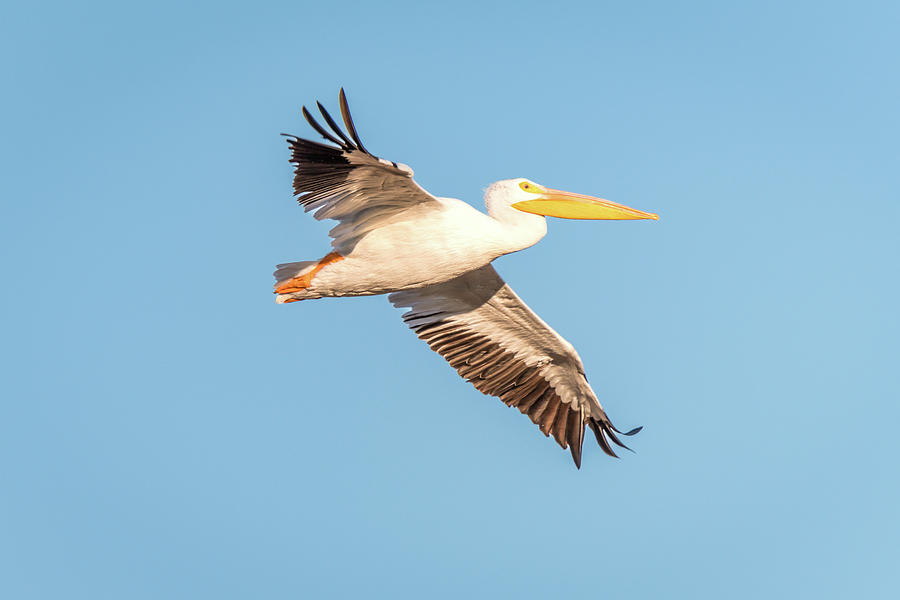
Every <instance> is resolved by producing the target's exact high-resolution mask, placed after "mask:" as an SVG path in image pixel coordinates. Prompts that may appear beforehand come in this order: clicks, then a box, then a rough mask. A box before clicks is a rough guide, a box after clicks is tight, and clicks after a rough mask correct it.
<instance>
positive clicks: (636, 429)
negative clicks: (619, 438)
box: [609, 423, 644, 435]
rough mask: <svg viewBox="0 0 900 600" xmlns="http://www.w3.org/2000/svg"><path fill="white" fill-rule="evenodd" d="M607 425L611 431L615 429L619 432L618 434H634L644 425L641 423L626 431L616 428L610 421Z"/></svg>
mask: <svg viewBox="0 0 900 600" xmlns="http://www.w3.org/2000/svg"><path fill="white" fill-rule="evenodd" d="M609 427H610V429H612V430H613V431H615V432H616V433H618V434H620V435H634V434H636V433H637V432H638V431H640V430H641V429H643V428H644V426H643V425H641V426H640V427H635V428H634V429H632V430H631V431H627V432H626V431H619V430H618V428H616V426H615V425H613V424H612V423H610V424H609Z"/></svg>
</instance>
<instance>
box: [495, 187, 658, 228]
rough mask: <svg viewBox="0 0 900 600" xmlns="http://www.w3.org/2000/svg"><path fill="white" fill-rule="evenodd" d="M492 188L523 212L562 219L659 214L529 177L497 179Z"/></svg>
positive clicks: (649, 217) (625, 217) (623, 217)
mask: <svg viewBox="0 0 900 600" xmlns="http://www.w3.org/2000/svg"><path fill="white" fill-rule="evenodd" d="M491 188H492V189H491V190H489V191H495V192H498V194H497V195H502V196H503V197H504V200H506V202H507V203H508V206H511V207H512V208H515V209H516V210H520V211H522V212H526V213H532V214H535V215H543V216H545V217H560V218H563V219H611V220H625V219H653V220H657V221H658V220H659V215H657V214H655V213H648V212H644V211H642V210H637V209H635V208H630V207H628V206H625V205H622V204H617V203H615V202H611V201H609V200H604V199H603V198H594V197H593V196H585V195H583V194H573V193H572V192H563V191H561V190H554V189H551V188H548V187H544V186H542V185H541V184H539V183H535V182H533V181H531V180H529V179H523V178H518V179H507V180H505V181H498V182H497V183H495V184H494V185H493V186H491Z"/></svg>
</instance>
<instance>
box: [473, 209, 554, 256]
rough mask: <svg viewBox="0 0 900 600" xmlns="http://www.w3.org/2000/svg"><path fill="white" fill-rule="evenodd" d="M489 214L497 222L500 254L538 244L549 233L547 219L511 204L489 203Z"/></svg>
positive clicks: (497, 241)
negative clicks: (517, 208)
mask: <svg viewBox="0 0 900 600" xmlns="http://www.w3.org/2000/svg"><path fill="white" fill-rule="evenodd" d="M487 209H488V214H489V215H490V216H491V217H492V218H493V219H494V221H495V222H496V223H497V225H498V227H497V239H496V243H497V250H498V252H499V254H498V256H499V255H503V254H509V253H510V252H518V251H519V250H524V249H525V248H529V247H531V246H534V245H535V244H537V243H538V242H539V241H541V239H542V238H543V237H544V236H545V235H547V219H546V218H544V217H542V216H540V215H533V214H530V213H526V212H522V211H520V210H516V209H515V208H513V207H511V206H509V205H502V204H501V205H496V204H495V205H493V206H492V205H491V203H488V204H487Z"/></svg>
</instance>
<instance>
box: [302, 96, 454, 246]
mask: <svg viewBox="0 0 900 600" xmlns="http://www.w3.org/2000/svg"><path fill="white" fill-rule="evenodd" d="M339 99H340V106H341V116H342V117H343V121H344V126H345V127H346V128H347V131H348V132H349V135H348V134H347V133H345V132H344V131H343V130H342V129H341V127H340V126H339V125H338V124H337V122H336V121H335V120H334V119H333V118H332V116H331V114H330V113H329V112H328V110H327V109H326V108H325V107H324V106H323V105H322V104H321V103H320V102H316V106H317V107H318V109H319V112H320V113H321V114H322V118H323V119H324V121H325V124H326V125H327V126H328V127H329V128H330V129H331V131H329V130H328V129H326V128H325V127H324V126H323V125H322V124H320V123H319V122H318V121H317V120H316V119H315V118H314V117H313V116H312V114H311V113H310V112H309V111H308V110H307V109H306V107H305V106H304V107H303V108H302V111H301V112H302V113H303V118H304V119H306V121H307V122H308V123H309V125H310V126H311V127H312V128H313V129H314V130H315V131H316V132H317V133H318V134H319V135H321V136H322V137H323V138H324V139H325V140H327V141H328V142H331V143H332V144H335V146H331V145H328V144H322V143H319V142H314V141H312V140H307V139H303V138H300V137H297V136H293V135H287V136H286V137H287V141H288V144H289V145H290V148H291V158H290V162H292V163H293V164H294V195H295V196H297V201H298V202H299V203H300V204H301V205H302V206H303V207H304V208H305V209H306V210H307V211H308V212H309V211H314V212H313V216H314V217H315V218H316V219H319V220H322V219H334V220H336V221H338V224H337V225H336V226H335V227H334V228H333V229H332V230H331V232H330V235H331V237H332V238H333V241H332V246H333V247H334V249H335V250H337V251H338V252H339V253H341V254H344V255H346V254H348V253H349V252H351V251H352V250H353V247H354V246H355V245H356V244H357V243H358V242H359V240H361V239H362V238H363V237H365V236H366V235H367V234H368V233H369V232H371V231H373V230H374V229H377V228H378V227H382V226H384V225H386V224H388V223H392V222H396V221H398V220H403V219H406V218H414V217H415V216H417V215H420V214H421V212H418V211H423V210H424V211H429V210H440V209H441V204H440V203H439V202H437V200H436V199H435V197H434V196H432V195H431V194H429V193H428V192H426V191H425V190H424V189H422V187H421V186H419V184H417V183H416V182H415V180H413V172H412V169H410V168H409V167H407V166H406V165H400V164H397V163H395V162H391V161H388V160H384V159H381V158H378V157H377V156H375V155H374V154H371V153H370V152H369V151H368V150H366V148H365V146H363V144H362V141H361V140H360V137H359V133H358V131H357V129H356V125H355V124H354V123H353V119H352V117H351V116H350V107H349V105H348V104H347V97H346V95H345V94H344V90H343V88H342V89H341V92H340V94H339Z"/></svg>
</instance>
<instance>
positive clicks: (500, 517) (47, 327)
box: [0, 2, 900, 599]
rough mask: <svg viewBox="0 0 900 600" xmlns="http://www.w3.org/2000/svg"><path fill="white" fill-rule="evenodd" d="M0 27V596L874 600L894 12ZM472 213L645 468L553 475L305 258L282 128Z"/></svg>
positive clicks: (42, 15)
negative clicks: (493, 194) (546, 216)
mask: <svg viewBox="0 0 900 600" xmlns="http://www.w3.org/2000/svg"><path fill="white" fill-rule="evenodd" d="M4 13H5V14H4V18H3V19H2V20H0V21H2V24H0V49H2V52H0V63H2V67H3V71H2V72H3V79H4V81H5V82H6V85H4V93H3V94H2V97H0V108H2V111H0V114H2V117H0V119H2V131H3V135H2V136H0V159H2V160H0V164H3V165H4V168H3V178H2V181H3V194H2V198H3V219H0V244H2V248H3V253H2V255H3V258H4V260H3V269H4V275H5V277H4V279H5V281H6V282H7V284H8V285H7V287H6V292H5V293H4V294H3V295H2V297H0V303H2V309H3V310H2V313H0V314H2V315H3V317H2V319H3V321H2V331H3V336H2V338H3V344H2V345H0V353H2V356H0V358H2V362H3V365H4V372H5V374H4V378H3V379H4V386H3V387H4V394H3V399H2V401H0V478H2V481H3V482H4V485H3V488H4V490H3V493H2V494H0V594H2V596H3V597H5V598H17V599H31V598H35V599H36V598H63V597H64V598H69V599H74V598H91V599H97V598H129V599H142V598H148V599H149V598H154V599H155V598H218V599H222V598H250V597H253V598H276V597H277V598H282V597H373V596H374V597H392V598H420V597H433V598H459V597H462V596H465V597H488V596H490V597H515V598H531V597H533V598H546V597H557V596H561V595H573V596H574V595H575V594H578V595H581V596H590V597H598V596H600V597H609V598H621V597H629V598H661V597H691V598H722V597H727V598H758V597H760V596H762V595H765V596H767V597H776V598H777V597H783V598H788V597H791V598H793V597H816V598H845V597H848V596H853V597H865V598H895V597H897V596H898V594H900V575H898V571H897V568H896V566H897V561H898V558H900V543H898V539H900V509H898V507H900V481H898V477H897V463H898V458H900V442H898V439H897V435H896V431H895V430H896V424H897V423H898V420H900V407H898V402H897V400H898V397H900V376H898V373H897V363H898V361H897V359H898V351H900V347H898V346H900V344H898V336H900V319H898V315H897V306H898V305H900V286H898V279H897V273H898V264H897V263H898V257H900V241H898V239H900V237H898V235H897V226H898V217H900V203H898V195H897V194H898V189H900V185H898V184H900V176H898V173H900V164H898V158H900V152H898V146H897V140H898V136H900V118H898V114H900V113H898V110H897V107H898V106H900V75H898V70H897V65H896V61H897V56H898V52H900V43H898V41H897V39H898V38H897V26H898V23H900V10H898V9H897V6H896V4H895V3H887V2H885V3H867V2H855V3H829V2H824V3H823V2H790V3H783V2H761V3H752V4H751V3H742V4H738V3H716V2H695V3H664V2H655V3H654V2H647V3H581V4H570V5H567V6H564V7H554V6H550V5H549V4H547V3H522V2H516V3H512V2H510V3H485V2H479V3H463V2H456V3H453V4H452V5H446V6H443V7H434V6H427V5H425V4H424V3H399V2H396V3H349V2H345V3H340V4H339V5H337V4H333V3H309V4H302V3H277V4H266V5H265V6H251V5H250V4H249V3H247V4H234V3H223V2H216V3H206V4H202V3H195V4H193V5H191V6H184V5H182V4H181V3H166V2H157V3H152V4H149V3H148V4H146V5H131V6H126V5H123V4H122V3H112V2H110V3H100V2H89V3H82V4H78V5H74V4H71V3H55V2H44V3H31V4H28V5H25V4H20V5H18V6H11V7H7V8H6V9H5V10H4ZM340 86H345V88H346V89H347V93H348V96H349V99H350V103H351V105H352V107H353V109H354V117H355V119H356V122H357V126H358V128H359V130H360V134H361V136H362V139H363V141H364V142H365V143H366V146H367V147H369V148H370V149H371V150H372V151H373V152H375V153H376V154H379V155H380V156H383V157H386V158H389V159H392V160H395V161H399V162H405V163H408V164H410V165H411V166H412V167H413V168H414V169H415V170H416V178H417V180H418V181H419V183H421V184H422V185H423V186H424V187H426V189H428V190H430V191H432V192H433V193H435V194H438V195H443V196H454V197H459V198H462V199H464V200H466V201H468V202H470V203H472V204H473V205H475V206H478V207H479V208H480V207H481V206H482V201H481V193H482V190H483V189H484V188H485V187H486V186H487V185H488V184H490V183H491V182H492V181H495V180H498V179H504V178H510V177H528V178H530V179H533V180H535V181H538V182H540V183H543V184H545V185H548V186H552V187H556V188H564V189H569V190H572V191H576V192H581V193H586V194H593V195H598V196H603V197H607V198H610V199H612V200H615V201H618V202H622V203H624V204H627V205H630V206H634V207H637V208H640V209H643V210H648V211H653V212H658V213H659V214H660V215H661V217H662V219H661V221H659V222H658V223H656V222H625V223H616V222H608V223H604V222H568V221H559V220H554V221H552V222H551V223H550V232H549V235H548V236H547V238H545V239H544V241H542V242H541V243H540V244H539V245H538V246H536V247H534V248H532V249H529V250H526V251H524V252H521V253H518V254H514V255H511V256H507V257H504V258H502V259H500V260H499V261H497V268H498V270H499V271H500V272H501V274H502V275H503V276H504V277H505V278H506V279H507V281H509V282H510V284H511V285H512V286H513V287H514V288H515V289H516V291H517V292H518V293H519V295H521V296H522V297H523V298H524V299H525V300H526V301H527V302H528V303H529V304H530V305H531V306H532V308H534V309H535V310H536V311H537V312H538V313H539V314H540V315H541V316H542V317H543V318H544V319H545V320H546V321H548V322H549V323H550V324H551V325H552V326H554V327H555V328H556V329H557V330H558V331H559V332H560V333H562V334H563V335H564V336H566V337H567V338H568V339H569V340H570V341H571V342H572V343H573V344H574V345H575V346H576V347H577V348H578V350H579V352H580V354H581V356H582V358H583V360H584V362H585V365H586V368H587V373H588V376H589V377H590V380H591V382H592V384H593V385H594V387H595V389H596V391H597V393H598V395H599V397H600V399H601V401H602V402H603V403H604V405H605V406H606V408H607V410H608V411H609V413H610V415H611V416H612V418H613V420H614V421H615V422H616V423H617V424H618V425H619V426H620V427H622V428H630V427H633V426H636V425H643V426H644V427H645V429H644V431H643V432H641V433H640V434H639V435H638V436H636V437H635V438H634V439H633V444H632V447H633V448H634V449H635V450H636V453H635V454H629V453H626V455H625V456H623V458H622V459H621V460H618V461H616V460H612V459H609V458H607V457H605V456H604V455H603V454H602V452H601V451H600V449H599V448H597V447H596V446H594V445H589V444H586V446H585V456H584V466H583V468H582V469H581V471H577V470H576V469H575V468H574V467H573V466H572V464H571V460H570V458H569V456H568V453H566V452H563V451H561V450H560V449H559V448H558V447H557V446H556V445H555V444H554V443H553V442H552V441H550V440H547V439H546V438H544V437H543V436H542V435H540V434H539V432H538V431H537V430H536V428H535V427H534V426H532V425H531V424H530V423H529V422H528V421H527V419H525V418H524V417H522V416H521V415H519V414H518V413H517V412H516V411H514V410H513V409H509V408H507V407H505V406H503V405H502V403H500V402H499V401H498V400H495V399H492V398H488V397H485V396H482V395H481V394H479V393H478V392H477V391H475V390H474V389H472V388H471V387H470V386H469V385H468V384H466V383H465V382H463V381H462V380H460V379H459V378H458V377H457V376H456V374H455V373H454V372H453V370H452V369H450V368H449V367H448V366H447V365H446V364H445V363H444V362H443V360H442V359H440V357H438V356H437V355H434V354H432V353H431V352H430V351H429V350H427V348H426V347H425V346H424V344H423V343H422V342H420V341H418V340H417V339H416V338H415V336H414V335H412V334H411V333H410V332H409V331H407V330H406V329H405V328H404V327H403V326H402V324H401V322H400V318H399V311H397V310H395V309H393V308H391V307H390V306H389V305H388V303H387V302H386V300H385V299H384V298H381V297H372V298H355V299H340V300H322V301H314V302H303V303H299V304H292V305H288V306H277V305H275V304H274V302H273V301H272V296H271V284H272V280H271V275H270V274H271V271H272V270H273V267H274V265H275V264H276V263H279V262H286V261H292V260H309V259H315V258H318V257H320V256H322V255H323V254H324V253H325V252H327V250H328V246H327V244H328V240H327V236H326V232H327V230H328V228H329V225H328V224H326V223H317V222H315V221H314V220H313V219H312V218H311V217H309V216H308V215H305V214H304V213H303V211H302V210H301V209H300V208H299V207H298V206H297V205H296V203H295V202H294V200H293V199H292V196H291V187H290V179H291V170H290V165H289V164H288V163H287V158H288V151H287V147H286V144H285V142H284V141H283V139H282V138H281V137H280V136H279V135H278V134H279V133H281V132H289V133H297V134H304V135H308V136H311V135H313V134H312V132H311V131H310V130H309V129H308V128H307V127H306V126H305V124H304V123H303V121H302V119H301V117H300V114H299V107H300V105H301V104H311V103H314V102H315V100H316V99H320V100H322V101H323V102H325V103H326V104H327V105H328V106H332V107H336V100H337V91H338V88H339V87H340Z"/></svg>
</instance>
